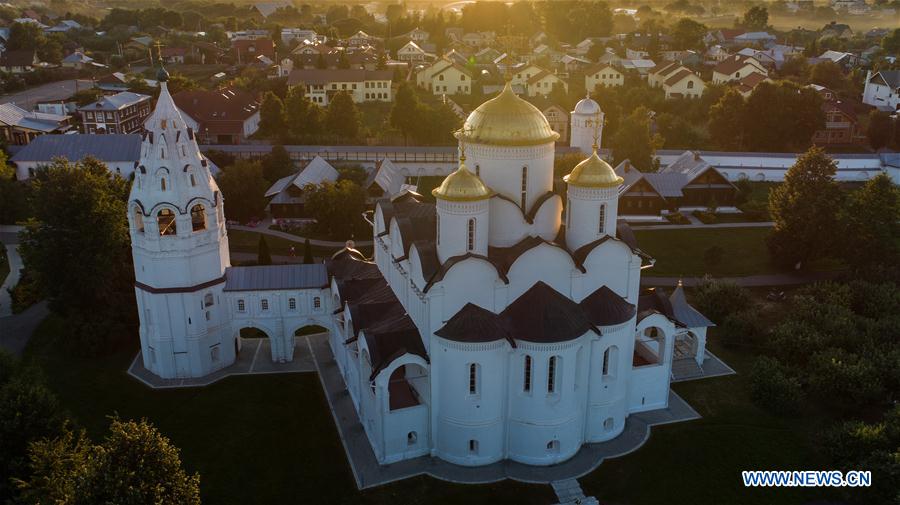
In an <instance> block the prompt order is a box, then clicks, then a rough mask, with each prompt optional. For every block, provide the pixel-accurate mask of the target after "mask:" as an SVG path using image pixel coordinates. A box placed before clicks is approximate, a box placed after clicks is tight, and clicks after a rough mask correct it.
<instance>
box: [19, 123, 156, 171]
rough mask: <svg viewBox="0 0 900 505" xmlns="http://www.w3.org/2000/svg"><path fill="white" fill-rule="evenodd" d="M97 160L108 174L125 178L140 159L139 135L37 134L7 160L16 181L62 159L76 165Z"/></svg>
mask: <svg viewBox="0 0 900 505" xmlns="http://www.w3.org/2000/svg"><path fill="white" fill-rule="evenodd" d="M88 156H90V157H92V158H94V159H96V160H97V161H100V162H101V163H103V164H104V165H106V167H107V168H108V169H109V171H110V172H112V173H114V174H118V175H120V176H122V177H124V178H126V179H127V178H128V177H130V176H131V174H132V173H134V169H135V168H136V167H137V166H138V160H140V158H141V136H140V135H136V134H115V135H87V134H81V133H74V134H69V135H41V136H40V137H38V138H36V139H34V141H33V142H31V143H30V144H28V145H27V146H25V147H23V148H22V149H21V150H20V151H18V152H17V153H16V154H15V155H13V156H12V158H10V161H11V162H12V163H13V164H14V165H15V167H16V178H17V179H18V180H20V181H21V180H26V179H30V178H31V177H34V174H35V171H36V170H37V169H38V168H39V167H41V166H46V165H49V164H51V163H53V160H55V159H57V158H63V159H65V160H68V161H70V162H72V163H77V162H79V161H81V160H83V159H84V158H86V157H88Z"/></svg>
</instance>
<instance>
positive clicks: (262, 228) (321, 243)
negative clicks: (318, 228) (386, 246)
mask: <svg viewBox="0 0 900 505" xmlns="http://www.w3.org/2000/svg"><path fill="white" fill-rule="evenodd" d="M269 224H271V223H269V222H268V221H265V222H263V223H260V225H259V226H256V227H253V226H243V225H239V224H232V225H228V229H229V230H238V231H249V232H251V233H262V234H265V235H271V236H273V237H278V238H283V239H284V240H289V241H291V242H297V243H300V244H302V243H304V242H306V237H301V236H299V235H294V234H293V233H287V232H283V231H278V230H270V229H269V228H268V226H269ZM354 242H356V245H357V246H358V247H363V246H370V245H372V241H371V240H354ZM309 243H310V244H311V245H314V246H318V247H337V248H342V247H344V246H345V245H346V244H347V243H346V241H345V242H332V241H330V240H319V239H315V238H311V239H309ZM301 253H302V251H301ZM301 257H302V256H301Z"/></svg>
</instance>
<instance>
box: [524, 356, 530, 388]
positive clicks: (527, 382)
mask: <svg viewBox="0 0 900 505" xmlns="http://www.w3.org/2000/svg"><path fill="white" fill-rule="evenodd" d="M522 389H523V390H524V391H525V392H526V393H530V392H531V356H529V355H527V354H526V355H525V381H524V383H523V384H522Z"/></svg>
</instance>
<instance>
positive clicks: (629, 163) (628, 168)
mask: <svg viewBox="0 0 900 505" xmlns="http://www.w3.org/2000/svg"><path fill="white" fill-rule="evenodd" d="M630 171H631V162H630V161H628V160H625V173H628V172H630Z"/></svg>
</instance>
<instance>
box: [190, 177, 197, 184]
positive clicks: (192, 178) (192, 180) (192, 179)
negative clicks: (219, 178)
mask: <svg viewBox="0 0 900 505" xmlns="http://www.w3.org/2000/svg"><path fill="white" fill-rule="evenodd" d="M190 178H191V186H196V185H197V179H195V178H194V174H190Z"/></svg>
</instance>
